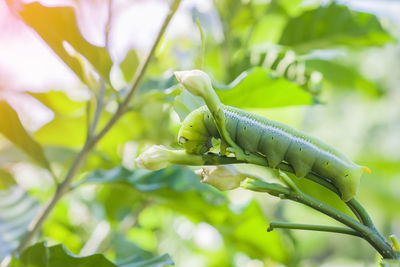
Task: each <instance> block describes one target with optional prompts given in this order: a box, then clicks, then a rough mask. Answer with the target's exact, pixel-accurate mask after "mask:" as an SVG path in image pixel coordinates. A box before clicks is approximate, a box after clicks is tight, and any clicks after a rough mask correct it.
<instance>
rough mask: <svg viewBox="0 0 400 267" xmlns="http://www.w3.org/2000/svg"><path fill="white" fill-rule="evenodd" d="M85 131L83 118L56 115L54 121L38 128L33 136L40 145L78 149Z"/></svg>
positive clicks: (85, 125)
mask: <svg viewBox="0 0 400 267" xmlns="http://www.w3.org/2000/svg"><path fill="white" fill-rule="evenodd" d="M86 129H87V122H86V119H85V117H84V116H81V117H79V116H64V115H58V114H56V115H55V117H54V119H53V120H52V121H50V122H49V123H48V124H46V125H44V126H43V127H42V128H40V129H39V130H38V131H37V132H36V133H35V134H34V136H35V138H36V139H37V140H38V141H39V142H40V143H41V144H42V145H53V146H61V147H70V148H71V147H72V148H78V147H81V146H82V144H83V142H84V141H85V134H86Z"/></svg>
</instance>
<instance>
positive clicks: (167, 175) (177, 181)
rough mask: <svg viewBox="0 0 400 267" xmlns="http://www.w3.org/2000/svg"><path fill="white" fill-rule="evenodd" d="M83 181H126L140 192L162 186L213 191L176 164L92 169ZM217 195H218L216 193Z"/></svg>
mask: <svg viewBox="0 0 400 267" xmlns="http://www.w3.org/2000/svg"><path fill="white" fill-rule="evenodd" d="M84 181H85V182H89V183H115V182H117V183H121V182H122V183H128V184H130V185H132V186H133V187H134V188H135V189H136V190H138V191H142V192H150V191H156V190H159V189H163V188H168V189H171V190H173V191H175V192H187V191H190V190H196V191H198V192H207V191H213V190H211V188H210V187H209V186H207V185H205V184H202V183H200V180H199V178H198V177H197V176H196V175H195V174H194V173H193V172H192V171H189V170H188V169H186V168H181V167H177V166H171V167H169V168H166V169H162V170H159V171H148V170H144V169H136V170H128V169H126V168H125V167H122V166H118V167H115V168H114V169H111V170H94V171H93V172H92V173H90V174H89V175H88V176H87V177H86V179H85V180H84ZM218 196H220V195H219V194H218Z"/></svg>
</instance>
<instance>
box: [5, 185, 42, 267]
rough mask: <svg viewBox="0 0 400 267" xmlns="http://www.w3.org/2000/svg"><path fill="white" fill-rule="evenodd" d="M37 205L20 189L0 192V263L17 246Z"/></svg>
mask: <svg viewBox="0 0 400 267" xmlns="http://www.w3.org/2000/svg"><path fill="white" fill-rule="evenodd" d="M38 211H39V203H38V202H37V200H36V199H34V198H32V197H31V196H29V195H28V194H27V193H26V191H25V190H23V189H22V188H20V187H16V186H14V187H11V188H10V189H8V190H3V191H0V262H1V261H2V259H3V258H4V257H5V256H7V255H8V254H10V253H11V252H12V251H13V250H14V249H15V248H16V247H17V245H18V241H19V239H20V238H21V237H22V235H23V234H24V233H25V231H26V229H27V227H28V224H29V223H30V222H31V221H32V219H33V218H34V216H36V214H37V213H38Z"/></svg>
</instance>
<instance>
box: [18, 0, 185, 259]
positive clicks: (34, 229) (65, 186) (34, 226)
mask: <svg viewBox="0 0 400 267" xmlns="http://www.w3.org/2000/svg"><path fill="white" fill-rule="evenodd" d="M180 2H181V0H175V1H174V2H173V3H172V5H171V8H170V12H169V13H168V15H167V17H166V18H165V20H164V22H163V25H162V27H161V30H160V31H159V33H158V35H157V37H156V39H155V41H154V43H153V46H152V48H151V50H150V52H149V54H148V55H147V57H146V58H145V60H144V63H143V64H141V65H140V66H139V68H138V70H137V71H136V73H135V76H134V78H133V80H132V83H131V84H132V86H131V89H130V91H129V93H128V95H127V96H126V98H125V100H124V101H123V102H122V104H121V105H120V106H119V108H118V110H117V111H116V113H115V114H114V115H113V116H112V117H111V118H110V120H109V121H108V123H107V124H106V126H105V127H104V128H103V129H102V130H101V131H100V133H99V134H98V135H96V136H92V135H89V136H88V138H87V140H86V142H85V145H84V146H83V148H82V150H81V151H80V152H79V154H78V155H77V156H76V158H75V160H74V162H73V163H72V165H71V167H70V169H69V170H68V173H67V174H66V176H65V178H64V180H63V182H62V183H61V184H60V185H59V186H58V187H57V190H56V192H55V193H54V195H53V196H52V198H51V199H50V201H49V202H48V203H47V204H46V205H45V207H44V209H43V210H42V211H41V212H40V213H39V214H38V215H37V216H36V217H35V218H34V219H33V220H32V222H31V223H30V225H29V226H28V230H27V232H26V233H25V235H24V236H23V237H22V239H21V241H20V243H19V246H18V247H17V249H16V250H15V251H16V252H17V253H18V254H20V253H21V252H22V251H23V250H24V249H25V248H27V247H28V246H29V245H30V244H31V242H32V240H33V239H34V237H35V236H36V235H37V234H38V232H39V231H40V229H41V227H42V225H43V223H44V221H45V220H46V219H47V217H48V216H49V215H50V213H51V211H52V210H53V209H54V207H55V206H56V204H57V203H58V201H59V200H60V199H61V197H62V196H63V195H64V194H65V193H67V192H68V191H69V189H70V186H71V183H72V181H73V178H74V177H75V175H76V173H77V172H78V171H79V170H80V168H81V167H82V165H83V164H84V163H85V161H86V159H87V157H88V155H89V154H90V152H91V151H92V149H93V148H94V147H95V145H96V144H97V143H98V142H99V141H100V140H101V138H102V137H103V136H104V135H105V134H106V133H107V132H108V131H109V130H110V129H111V128H112V126H113V125H114V124H115V123H116V122H117V121H118V119H119V118H120V117H121V116H122V115H123V114H124V113H125V111H126V110H127V108H128V106H129V103H130V101H131V100H132V98H133V96H134V94H135V92H136V91H137V89H138V88H139V86H140V84H141V82H142V80H143V77H144V75H145V73H146V70H147V67H148V65H149V63H150V61H151V59H152V58H153V56H154V53H155V51H156V48H157V46H158V44H159V42H160V40H161V37H162V36H163V34H164V32H165V30H166V28H167V26H168V24H169V22H170V21H171V19H172V17H173V16H174V14H175V12H176V10H177V9H178V7H179V4H180ZM99 112H101V109H96V113H99ZM98 116H99V114H95V118H94V120H93V122H92V125H91V128H90V129H95V127H96V125H97V122H98Z"/></svg>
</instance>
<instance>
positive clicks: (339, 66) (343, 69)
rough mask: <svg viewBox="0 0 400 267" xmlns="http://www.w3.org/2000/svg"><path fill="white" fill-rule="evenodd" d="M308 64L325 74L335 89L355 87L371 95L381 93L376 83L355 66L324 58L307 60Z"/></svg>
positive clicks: (325, 78)
mask: <svg viewBox="0 0 400 267" xmlns="http://www.w3.org/2000/svg"><path fill="white" fill-rule="evenodd" d="M306 66H307V68H310V69H314V70H316V71H319V72H321V73H322V75H323V76H324V81H328V82H329V83H331V84H332V85H333V86H334V88H335V89H336V88H342V89H352V90H354V89H355V90H358V91H362V92H365V93H368V94H370V95H378V94H379V93H380V92H379V89H378V88H377V86H376V84H374V83H373V82H372V81H370V80H368V79H367V78H365V77H363V76H362V75H361V74H360V72H359V71H358V70H357V69H356V68H355V67H351V66H347V65H345V64H344V63H341V62H338V61H333V60H324V59H309V60H307V61H306Z"/></svg>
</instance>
